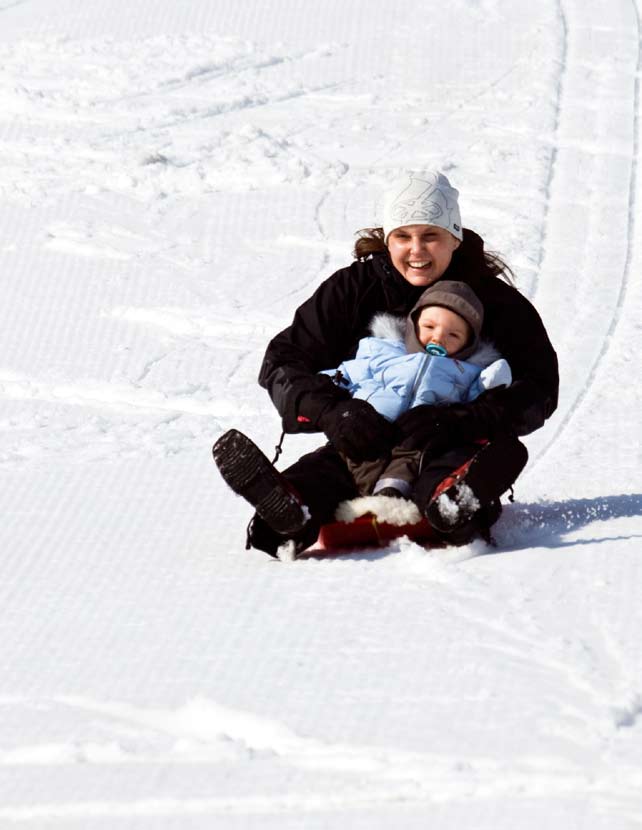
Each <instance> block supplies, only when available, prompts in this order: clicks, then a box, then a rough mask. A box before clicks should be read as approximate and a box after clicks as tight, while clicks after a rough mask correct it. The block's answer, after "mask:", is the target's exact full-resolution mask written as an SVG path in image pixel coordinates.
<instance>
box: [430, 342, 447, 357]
mask: <svg viewBox="0 0 642 830" xmlns="http://www.w3.org/2000/svg"><path fill="white" fill-rule="evenodd" d="M426 351H427V352H428V354H429V355H432V356H433V357H448V352H447V351H446V349H444V347H443V346H440V345H439V344H438V343H428V345H427V346H426Z"/></svg>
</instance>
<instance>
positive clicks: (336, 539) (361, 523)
mask: <svg viewBox="0 0 642 830" xmlns="http://www.w3.org/2000/svg"><path fill="white" fill-rule="evenodd" d="M400 536H407V537H408V538H409V539H412V540H413V541H414V542H419V543H424V544H425V543H433V542H437V538H436V534H435V531H434V530H433V528H432V527H431V525H430V524H429V522H428V520H427V519H425V518H424V517H423V516H422V515H421V514H420V512H419V510H418V508H417V506H416V505H415V504H413V503H412V502H409V501H406V500H405V499H393V498H389V497H386V496H369V497H364V498H358V499H352V500H351V501H347V502H343V503H342V504H340V505H339V507H338V508H337V514H336V519H335V521H334V522H329V523H328V524H325V525H322V527H321V530H320V532H319V537H318V539H317V541H316V543H315V544H314V545H313V546H312V547H311V548H308V552H310V553H313V552H314V551H317V550H318V551H324V552H331V551H337V552H341V550H345V549H347V548H359V547H381V546H383V545H386V544H388V543H389V542H390V541H391V540H393V539H397V538H399V537H400ZM437 543H438V542H437Z"/></svg>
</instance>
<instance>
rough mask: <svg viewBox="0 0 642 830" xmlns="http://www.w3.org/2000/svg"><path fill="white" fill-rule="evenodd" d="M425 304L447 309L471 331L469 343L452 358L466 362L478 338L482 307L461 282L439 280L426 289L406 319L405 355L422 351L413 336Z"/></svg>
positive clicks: (469, 289)
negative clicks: (460, 318)
mask: <svg viewBox="0 0 642 830" xmlns="http://www.w3.org/2000/svg"><path fill="white" fill-rule="evenodd" d="M429 305H438V306H442V307H443V308H449V309H450V310H451V311H454V312H455V314H459V316H460V317H463V318H464V320H465V321H466V322H467V323H468V325H469V326H470V329H471V331H472V337H471V339H470V342H468V343H466V345H465V346H464V348H463V349H460V350H459V351H458V352H457V354H456V355H453V357H457V358H459V359H460V360H466V358H468V357H470V355H472V354H473V352H475V351H476V349H477V347H478V345H479V335H480V334H481V328H482V324H483V322H484V306H483V305H482V303H481V300H480V299H479V297H478V296H477V294H475V292H474V291H473V289H472V288H471V287H470V286H469V285H467V284H466V283H465V282H459V281H456V280H440V281H438V282H436V283H435V284H434V285H431V286H430V288H427V289H426V290H425V291H424V292H423V294H422V295H421V297H419V299H418V300H417V302H416V303H415V305H414V307H413V309H412V311H411V312H410V314H409V315H408V318H407V320H406V349H407V350H408V352H409V353H413V352H423V351H424V347H423V346H422V345H421V343H420V342H419V339H418V337H417V330H416V323H417V318H418V316H419V312H420V311H421V309H422V308H425V307H426V306H429Z"/></svg>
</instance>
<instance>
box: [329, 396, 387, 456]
mask: <svg viewBox="0 0 642 830" xmlns="http://www.w3.org/2000/svg"><path fill="white" fill-rule="evenodd" d="M318 424H319V426H320V427H321V429H322V430H323V431H324V432H325V434H326V435H327V436H328V439H329V440H330V441H331V443H332V444H333V445H334V447H335V449H337V450H338V451H339V452H340V453H342V454H343V455H346V456H347V457H348V458H350V459H352V460H353V461H372V460H374V459H375V458H380V457H381V456H383V455H386V453H387V452H388V451H389V450H390V448H391V447H392V445H393V444H394V443H395V440H396V438H397V430H396V429H395V427H394V426H393V424H391V423H390V421H387V420H386V419H385V418H384V417H383V415H380V414H379V413H378V412H377V410H376V409H374V407H372V406H371V405H370V404H369V403H367V402H366V401H360V400H358V399H356V400H355V399H351V400H347V401H339V402H338V403H336V404H334V405H333V406H331V407H329V408H328V409H326V410H325V411H324V412H323V414H322V415H321V416H320V417H319V419H318Z"/></svg>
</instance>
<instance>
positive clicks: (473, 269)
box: [259, 230, 559, 435]
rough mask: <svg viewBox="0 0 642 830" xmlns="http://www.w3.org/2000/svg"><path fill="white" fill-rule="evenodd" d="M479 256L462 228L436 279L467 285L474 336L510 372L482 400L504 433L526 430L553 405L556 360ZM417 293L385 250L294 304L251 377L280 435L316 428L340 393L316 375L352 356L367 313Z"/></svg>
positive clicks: (512, 291) (527, 313)
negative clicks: (479, 323)
mask: <svg viewBox="0 0 642 830" xmlns="http://www.w3.org/2000/svg"><path fill="white" fill-rule="evenodd" d="M482 258H483V241H482V240H481V238H480V237H479V236H478V235H477V234H475V233H474V232H473V231H470V230H465V231H464V241H463V244H462V245H461V246H460V248H459V249H458V250H457V251H455V253H454V255H453V258H452V261H451V264H450V265H449V267H448V269H447V270H446V272H445V273H444V275H443V277H442V279H449V280H462V281H463V282H466V283H468V284H469V285H470V286H471V288H472V289H473V290H474V291H475V293H476V294H477V296H478V297H479V299H480V300H481V302H482V304H483V306H484V324H483V327H482V332H481V336H482V338H485V339H487V340H490V341H491V342H493V343H494V344H495V346H496V347H497V349H498V350H499V352H500V353H501V354H502V356H503V357H505V358H506V360H507V361H508V363H509V365H510V367H511V370H512V374H513V383H512V385H511V386H510V387H509V388H508V389H501V390H491V392H488V393H486V394H487V395H488V396H492V397H489V403H490V404H491V406H492V407H493V408H494V409H495V410H496V412H497V415H498V417H500V418H501V419H502V420H503V422H504V423H508V424H510V426H511V429H512V431H514V432H515V433H516V434H518V435H526V434H528V433H529V432H532V431H533V430H536V429H538V428H539V427H541V426H542V424H543V423H544V421H545V420H546V418H548V417H549V416H550V415H551V413H552V412H553V411H554V410H555V408H556V407H557V396H558V385H559V378H558V368H557V357H556V355H555V351H554V350H553V347H552V346H551V343H550V340H549V338H548V335H547V333H546V330H545V329H544V326H543V324H542V321H541V319H540V317H539V315H538V313H537V311H536V310H535V309H534V307H533V306H532V305H531V303H530V302H529V301H528V300H527V299H526V298H525V297H524V296H523V295H522V294H520V293H519V291H517V289H516V288H513V287H512V286H510V285H508V284H507V283H506V282H504V281H503V280H502V279H500V278H498V277H493V276H489V275H488V273H487V272H485V269H484V268H483V267H480V265H479V263H480V262H481V261H482ZM423 291H425V286H423V287H418V286H413V285H411V284H410V283H409V282H408V281H407V280H405V279H404V278H403V276H402V275H401V274H400V273H399V272H398V271H397V270H396V268H394V266H393V265H392V263H391V261H390V259H389V257H388V256H387V254H375V255H374V256H372V257H371V258H370V259H368V260H366V261H365V262H354V263H353V264H352V265H350V266H348V267H347V268H342V269H341V270H339V271H337V272H336V273H335V274H333V275H332V276H331V277H329V279H327V280H325V281H324V282H323V283H321V285H320V286H319V288H318V289H317V290H316V291H315V293H314V294H313V295H312V297H310V299H308V300H307V301H306V302H304V303H303V304H302V305H301V306H300V307H299V308H298V309H297V311H296V313H295V315H294V320H293V322H292V325H290V326H289V327H288V328H286V329H284V330H283V331H282V332H280V334H277V335H276V337H274V339H273V340H272V341H271V342H270V344H269V345H268V348H267V351H266V354H265V358H264V360H263V364H262V366H261V370H260V374H259V383H260V384H261V386H263V387H264V388H266V389H267V390H268V392H269V394H270V397H271V398H272V401H273V402H274V405H275V406H276V408H277V410H278V411H279V414H280V415H281V417H282V419H283V428H284V429H285V430H286V431H287V432H300V431H310V430H317V429H318V426H317V425H316V422H317V419H318V417H319V415H320V414H321V413H322V412H323V410H324V409H326V408H327V407H328V405H330V404H332V403H333V402H334V401H336V400H337V399H339V398H342V397H348V394H347V392H345V390H343V389H341V388H339V387H338V386H337V385H336V384H334V383H333V382H332V380H331V378H330V377H328V376H327V375H319V374H317V373H318V372H319V371H320V370H321V369H329V368H332V367H333V366H338V365H339V364H340V363H341V362H342V361H343V360H346V359H348V358H351V357H354V354H355V352H356V348H357V344H358V342H359V340H360V339H361V338H362V337H366V336H368V334H369V332H368V329H369V326H370V323H371V321H372V318H373V317H374V316H375V314H379V313H382V312H387V313H389V314H395V315H399V316H404V317H405V316H406V315H407V314H408V313H409V311H410V309H411V308H412V307H413V305H414V304H415V302H416V301H417V299H418V298H419V296H420V295H421V293H422V292H423ZM493 392H495V393H496V394H495V395H492V393H493ZM302 418H304V419H307V420H306V421H303V422H302V420H301V419H302Z"/></svg>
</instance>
